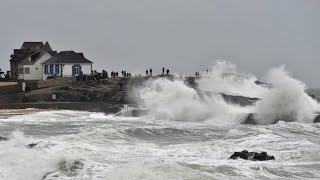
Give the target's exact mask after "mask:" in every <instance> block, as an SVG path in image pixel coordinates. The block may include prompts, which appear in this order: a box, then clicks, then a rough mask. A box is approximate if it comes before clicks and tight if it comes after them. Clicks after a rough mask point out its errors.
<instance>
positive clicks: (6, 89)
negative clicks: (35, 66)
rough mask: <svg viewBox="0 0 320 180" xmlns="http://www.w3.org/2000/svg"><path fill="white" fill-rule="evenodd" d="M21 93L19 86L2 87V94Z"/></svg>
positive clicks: (0, 87)
mask: <svg viewBox="0 0 320 180" xmlns="http://www.w3.org/2000/svg"><path fill="white" fill-rule="evenodd" d="M17 92H19V90H18V87H17V85H7V86H0V94H13V93H17Z"/></svg>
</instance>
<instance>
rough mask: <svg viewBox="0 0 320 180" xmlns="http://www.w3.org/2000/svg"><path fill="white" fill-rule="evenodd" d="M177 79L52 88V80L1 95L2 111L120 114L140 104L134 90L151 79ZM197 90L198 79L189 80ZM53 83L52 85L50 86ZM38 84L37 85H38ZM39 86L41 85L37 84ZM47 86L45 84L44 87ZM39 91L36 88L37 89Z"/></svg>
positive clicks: (116, 80)
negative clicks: (64, 111) (30, 110)
mask: <svg viewBox="0 0 320 180" xmlns="http://www.w3.org/2000/svg"><path fill="white" fill-rule="evenodd" d="M156 78H169V79H173V78H174V77H173V76H164V77H163V76H154V77H130V78H128V77H126V78H107V79H100V80H99V82H98V81H71V80H70V81H68V82H64V83H63V85H60V84H56V85H55V86H53V87H52V85H49V84H50V83H51V84H52V83H54V82H53V81H52V82H51V81H50V80H48V82H46V85H44V86H41V88H39V87H38V88H39V89H38V88H31V92H17V91H14V92H13V91H10V90H9V93H8V92H5V93H2V92H0V109H24V108H39V109H67V110H87V111H98V112H105V113H116V112H118V111H120V110H121V108H122V107H123V105H124V104H136V103H137V102H136V100H135V99H134V96H132V95H131V92H132V89H134V88H137V87H139V86H142V85H143V84H144V83H145V82H146V81H147V80H149V79H156ZM186 82H187V83H188V84H189V85H192V86H195V81H194V78H192V77H191V78H186ZM48 83H49V84H48ZM34 84H35V83H34ZM37 84H39V83H37ZM40 84H41V85H42V84H43V83H42V82H41V83H40ZM34 87H35V86H34Z"/></svg>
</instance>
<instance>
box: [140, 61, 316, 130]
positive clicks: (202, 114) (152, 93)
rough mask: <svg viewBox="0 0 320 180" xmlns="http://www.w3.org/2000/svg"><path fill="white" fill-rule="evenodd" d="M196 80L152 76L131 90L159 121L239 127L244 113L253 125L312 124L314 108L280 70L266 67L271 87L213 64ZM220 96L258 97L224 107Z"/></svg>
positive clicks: (300, 87)
mask: <svg viewBox="0 0 320 180" xmlns="http://www.w3.org/2000/svg"><path fill="white" fill-rule="evenodd" d="M201 75H202V77H201V78H199V79H197V80H196V84H197V88H193V87H190V86H188V85H187V84H186V83H185V81H184V79H179V78H176V79H173V80H170V79H169V78H156V79H150V80H149V81H147V82H146V83H145V84H144V85H143V86H142V87H141V88H138V89H137V90H136V93H135V94H136V95H138V97H139V98H138V99H139V104H140V106H143V107H145V108H147V109H148V110H149V111H150V115H151V116H153V117H156V118H159V119H169V120H178V121H199V120H201V121H208V122H210V121H211V122H214V123H239V122H240V119H241V117H243V116H244V115H245V114H248V113H257V114H258V116H257V119H258V121H259V122H258V124H270V123H275V119H277V120H283V121H299V122H312V120H313V117H314V114H315V112H316V111H319V104H318V103H317V102H316V101H315V100H314V99H312V98H311V97H309V96H308V95H307V94H306V93H305V88H306V86H305V85H304V84H303V83H302V82H301V81H299V80H296V79H294V78H292V77H290V76H289V73H288V72H286V70H285V68H284V66H281V67H278V68H273V69H271V70H270V71H269V72H268V73H267V75H266V80H267V82H268V83H270V84H272V86H271V87H269V86H265V85H263V84H259V83H257V78H256V77H255V76H253V75H250V74H244V73H241V72H239V71H238V70H237V67H236V65H234V64H231V63H228V62H225V61H219V62H217V63H216V65H215V66H213V67H212V68H211V69H209V70H208V71H204V72H202V73H201ZM221 93H223V94H228V95H236V96H243V97H250V98H261V99H262V100H260V101H258V102H257V103H256V104H253V105H252V106H246V107H244V106H240V105H238V104H232V103H229V102H228V103H227V102H226V101H225V100H224V99H223V98H222V96H221Z"/></svg>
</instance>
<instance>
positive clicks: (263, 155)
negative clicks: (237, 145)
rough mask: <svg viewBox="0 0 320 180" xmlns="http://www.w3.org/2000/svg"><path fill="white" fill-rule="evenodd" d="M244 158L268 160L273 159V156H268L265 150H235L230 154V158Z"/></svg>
mask: <svg viewBox="0 0 320 180" xmlns="http://www.w3.org/2000/svg"><path fill="white" fill-rule="evenodd" d="M239 158H241V159H245V160H252V161H268V160H275V158H274V156H269V155H268V154H267V153H266V152H261V153H257V152H248V151H247V150H243V151H241V152H235V153H233V154H232V155H231V156H230V159H239Z"/></svg>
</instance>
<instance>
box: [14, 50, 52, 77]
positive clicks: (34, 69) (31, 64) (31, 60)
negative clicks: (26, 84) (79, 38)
mask: <svg viewBox="0 0 320 180" xmlns="http://www.w3.org/2000/svg"><path fill="white" fill-rule="evenodd" d="M56 54H57V52H56V51H39V52H36V53H34V54H31V55H30V56H27V57H26V58H25V59H24V60H22V62H21V63H20V64H19V65H18V79H21V80H42V79H43V76H42V63H43V62H45V61H47V60H48V59H50V58H51V57H53V56H54V55H56Z"/></svg>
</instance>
